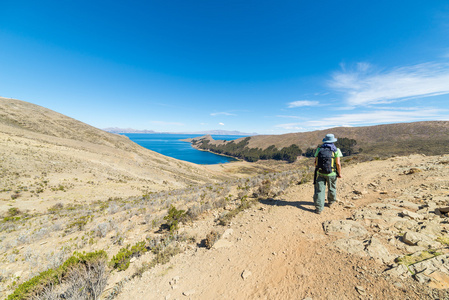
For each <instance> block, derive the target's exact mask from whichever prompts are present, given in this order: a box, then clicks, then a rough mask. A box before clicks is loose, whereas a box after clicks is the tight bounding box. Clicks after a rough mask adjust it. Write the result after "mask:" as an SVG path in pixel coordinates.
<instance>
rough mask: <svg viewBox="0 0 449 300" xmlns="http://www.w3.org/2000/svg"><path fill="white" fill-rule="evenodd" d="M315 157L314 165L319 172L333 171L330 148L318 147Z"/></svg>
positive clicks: (332, 153)
mask: <svg viewBox="0 0 449 300" xmlns="http://www.w3.org/2000/svg"><path fill="white" fill-rule="evenodd" d="M317 158H318V161H317V165H316V167H317V169H318V170H319V171H320V173H322V174H330V173H332V172H333V171H334V152H333V151H332V150H331V149H330V148H327V147H323V148H320V151H319V152H318V155H317Z"/></svg>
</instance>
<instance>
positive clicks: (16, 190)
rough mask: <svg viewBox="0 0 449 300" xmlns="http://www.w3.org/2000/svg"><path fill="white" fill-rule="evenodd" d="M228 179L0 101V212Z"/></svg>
mask: <svg viewBox="0 0 449 300" xmlns="http://www.w3.org/2000/svg"><path fill="white" fill-rule="evenodd" d="M229 178H230V177H229V176H223V174H219V173H214V172H210V171H208V170H207V169H205V168H204V167H202V166H198V165H195V164H191V163H187V162H182V161H179V160H175V159H172V158H169V157H166V156H163V155H160V154H158V153H156V152H153V151H150V150H148V149H145V148H143V147H140V146H138V145H137V144H135V143H133V142H131V141H130V140H129V139H128V138H126V137H125V136H120V135H116V134H111V133H107V132H104V131H102V130H99V129H97V128H94V127H91V126H89V125H87V124H84V123H81V122H79V121H77V120H74V119H71V118H69V117H66V116H64V115H61V114H58V113H56V112H54V111H51V110H48V109H46V108H43V107H40V106H37V105H33V104H30V103H27V102H23V101H19V100H14V99H6V98H0V213H4V212H6V211H7V209H8V208H10V207H11V206H15V207H18V208H20V209H28V210H31V211H33V210H36V211H43V210H46V209H47V208H49V207H51V206H52V205H54V204H56V203H63V204H68V203H86V202H92V201H97V200H100V201H104V200H107V199H109V198H117V197H120V198H126V197H129V196H138V195H143V194H147V193H150V192H155V191H161V190H168V189H171V188H183V187H187V186H189V185H196V184H204V183H212V182H216V181H222V180H225V179H229Z"/></svg>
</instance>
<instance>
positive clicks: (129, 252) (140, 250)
mask: <svg viewBox="0 0 449 300" xmlns="http://www.w3.org/2000/svg"><path fill="white" fill-rule="evenodd" d="M147 251H148V248H147V247H146V246H145V241H142V242H138V243H136V244H135V245H134V246H132V247H131V249H130V248H129V245H126V247H124V248H122V249H120V250H119V252H118V253H117V255H115V256H114V257H113V258H112V259H111V261H110V262H109V265H110V266H111V267H112V268H114V269H117V270H118V271H124V270H126V269H128V267H129V263H130V261H131V258H132V257H139V256H141V255H142V254H144V253H145V252H147Z"/></svg>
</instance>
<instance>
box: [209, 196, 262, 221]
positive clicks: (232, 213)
mask: <svg viewBox="0 0 449 300" xmlns="http://www.w3.org/2000/svg"><path fill="white" fill-rule="evenodd" d="M255 202H256V201H255V200H249V199H248V197H246V196H244V197H243V198H242V200H241V203H240V205H239V206H238V207H237V208H235V209H233V210H231V211H229V212H228V213H226V214H224V215H222V216H221V217H220V218H219V219H218V224H219V225H221V226H227V225H229V223H230V222H231V220H232V219H233V218H234V217H235V216H237V215H238V214H239V213H240V212H242V211H244V210H245V209H247V208H250V207H251V206H253V205H254V203H255Z"/></svg>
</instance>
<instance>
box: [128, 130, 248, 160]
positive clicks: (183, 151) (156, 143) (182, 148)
mask: <svg viewBox="0 0 449 300" xmlns="http://www.w3.org/2000/svg"><path fill="white" fill-rule="evenodd" d="M123 135H125V136H127V137H129V139H130V140H131V141H133V142H134V143H136V144H138V145H140V146H142V147H145V148H147V149H150V150H153V151H155V152H158V153H160V154H163V155H165V156H170V157H173V158H176V159H179V160H185V161H189V162H192V163H195V164H199V165H213V164H222V163H228V162H231V161H236V159H234V158H232V157H227V156H222V155H217V154H214V153H210V152H205V151H200V150H196V149H195V148H193V147H192V145H191V144H190V143H187V142H181V141H180V140H182V139H188V138H195V137H200V136H204V135H201V134H198V135H195V134H162V133H148V134H142V133H124V134H123ZM212 137H213V138H214V139H215V140H227V141H230V140H235V139H238V138H242V137H244V136H241V135H212Z"/></svg>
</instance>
